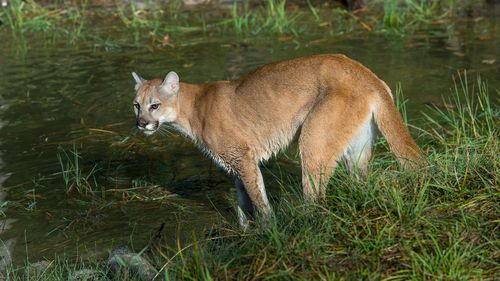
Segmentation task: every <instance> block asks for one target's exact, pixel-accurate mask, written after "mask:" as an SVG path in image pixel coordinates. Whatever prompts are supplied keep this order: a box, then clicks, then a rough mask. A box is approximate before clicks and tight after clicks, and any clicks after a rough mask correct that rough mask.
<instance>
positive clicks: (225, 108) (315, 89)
mask: <svg viewBox="0 0 500 281" xmlns="http://www.w3.org/2000/svg"><path fill="white" fill-rule="evenodd" d="M132 75H133V77H134V80H135V82H136V85H135V90H136V96H135V99H134V109H135V114H136V117H137V119H136V120H137V127H138V128H139V129H140V130H142V131H143V132H144V133H145V134H147V135H150V134H153V133H154V132H156V131H157V130H158V129H159V128H160V126H161V125H162V124H164V123H166V124H168V125H170V126H171V127H173V128H175V129H176V130H177V131H179V132H180V133H182V134H184V135H185V136H186V137H188V138H189V139H191V140H192V141H193V142H194V143H195V144H196V145H197V146H198V147H199V148H200V149H201V150H203V151H204V152H205V153H207V154H208V155H209V156H210V157H211V158H212V159H213V160H214V161H215V162H216V163H217V164H218V165H219V166H221V167H222V168H224V169H225V170H226V171H227V172H228V173H230V174H232V175H234V176H235V182H236V191H237V198H238V215H239V220H240V224H241V225H242V226H243V227H244V226H246V225H247V219H249V218H254V215H255V210H254V208H255V209H256V211H257V212H258V213H259V214H261V215H263V216H264V217H269V216H271V214H272V211H271V207H270V206H269V202H268V199H267V195H266V191H265V188H264V181H263V179H262V174H261V172H260V169H259V163H260V162H261V161H263V160H266V159H268V158H270V157H271V156H272V155H273V154H276V153H277V152H278V151H280V150H281V149H283V148H285V147H286V146H287V145H288V144H289V143H290V142H291V141H292V140H293V139H294V137H295V136H296V135H298V143H299V148H300V157H301V165H302V186H303V190H304V194H305V196H306V198H308V199H310V200H314V199H316V198H317V197H323V196H324V195H325V188H326V185H327V183H328V179H329V177H330V175H331V174H332V173H333V171H334V170H335V167H336V166H337V164H338V162H339V161H340V160H341V159H342V160H344V161H345V163H346V165H347V167H348V169H349V171H350V172H351V173H355V172H359V173H361V174H366V171H367V166H368V161H369V159H370V157H371V153H372V146H373V143H374V140H375V135H376V132H377V128H378V130H380V131H381V132H382V134H383V135H384V137H385V138H386V139H387V142H388V143H389V146H390V148H391V150H392V151H393V153H394V154H395V155H396V157H397V158H398V160H399V161H400V163H401V164H402V166H404V167H413V166H416V165H417V164H419V163H420V162H421V161H422V156H421V152H420V149H419V147H418V146H417V145H416V144H415V141H414V140H413V138H412V137H411V135H410V134H409V132H408V129H407V128H406V126H405V124H404V123H403V120H402V118H401V116H400V114H399V112H398V111H397V109H396V107H395V105H394V103H393V97H392V94H391V90H390V89H389V87H388V86H387V85H386V84H385V83H384V82H383V81H382V80H380V79H379V78H378V77H377V76H376V75H375V74H373V73H372V72H371V71H370V70H369V69H367V68H366V67H364V66H363V65H361V64H360V63H358V62H356V61H354V60H352V59H349V58H347V57H346V56H344V55H316V56H309V57H303V58H297V59H292V60H287V61H281V62H276V63H272V64H268V65H264V66H262V67H260V68H258V69H257V70H255V71H253V72H252V73H250V74H248V75H246V76H244V77H242V78H239V79H235V80H231V81H215V82H209V83H205V84H197V85H195V84H188V83H180V82H179V76H178V75H177V74H176V73H175V72H169V73H168V74H167V76H166V77H165V79H164V80H163V81H162V80H144V79H143V78H141V77H140V76H138V75H137V74H136V73H132Z"/></svg>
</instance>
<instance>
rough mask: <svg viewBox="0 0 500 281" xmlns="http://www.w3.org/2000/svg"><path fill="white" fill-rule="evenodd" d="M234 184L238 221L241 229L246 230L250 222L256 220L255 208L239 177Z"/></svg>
mask: <svg viewBox="0 0 500 281" xmlns="http://www.w3.org/2000/svg"><path fill="white" fill-rule="evenodd" d="M234 183H235V185H236V196H237V198H238V221H239V223H240V227H241V228H242V229H243V230H245V229H247V227H248V221H249V220H253V219H254V218H255V216H254V206H253V204H252V199H250V196H248V193H247V191H246V189H245V185H244V184H243V181H242V180H241V179H240V178H239V177H236V178H235V180H234Z"/></svg>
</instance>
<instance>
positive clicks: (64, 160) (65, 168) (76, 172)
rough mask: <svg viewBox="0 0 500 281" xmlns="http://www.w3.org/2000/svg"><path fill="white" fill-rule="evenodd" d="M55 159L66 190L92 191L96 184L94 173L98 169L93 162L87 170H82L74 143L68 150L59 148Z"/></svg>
mask: <svg viewBox="0 0 500 281" xmlns="http://www.w3.org/2000/svg"><path fill="white" fill-rule="evenodd" d="M57 159H58V160H59V165H60V167H61V175H62V178H63V180H64V184H65V187H66V192H71V191H76V192H78V193H84V194H87V193H91V192H93V191H94V189H95V188H96V187H97V186H98V184H97V180H96V173H97V171H98V170H99V167H98V165H97V164H95V165H94V166H93V167H92V169H91V170H90V171H88V172H85V171H83V169H82V165H81V163H80V159H81V156H80V154H79V152H78V149H77V148H76V145H73V148H72V149H70V150H69V151H66V150H65V149H64V148H59V153H58V154H57Z"/></svg>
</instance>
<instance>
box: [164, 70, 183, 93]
mask: <svg viewBox="0 0 500 281" xmlns="http://www.w3.org/2000/svg"><path fill="white" fill-rule="evenodd" d="M160 92H161V93H162V94H163V95H165V97H167V98H169V97H172V96H176V95H177V94H179V75H177V73H175V72H173V71H170V72H169V73H168V74H167V76H166V77H165V79H164V80H163V82H162V83H161V86H160Z"/></svg>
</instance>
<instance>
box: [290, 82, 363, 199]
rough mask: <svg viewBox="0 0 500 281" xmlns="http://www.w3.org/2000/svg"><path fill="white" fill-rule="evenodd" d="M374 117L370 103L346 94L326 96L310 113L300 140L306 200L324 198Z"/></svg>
mask: <svg viewBox="0 0 500 281" xmlns="http://www.w3.org/2000/svg"><path fill="white" fill-rule="evenodd" d="M370 114H371V109H370V104H369V103H368V102H367V101H359V100H355V99H353V97H352V95H349V94H345V93H342V92H339V93H332V94H330V95H328V96H326V97H324V98H323V99H322V100H321V101H320V102H319V103H318V104H317V105H316V106H315V107H313V109H312V110H311V112H310V113H309V115H308V116H307V118H306V120H305V121H304V124H303V125H302V130H301V134H300V137H299V148H300V157H301V163H302V186H303V190H304V195H305V197H306V199H309V200H315V199H317V197H318V196H319V197H324V196H325V190H326V186H327V184H328V180H329V177H330V175H331V174H332V173H333V171H334V170H335V168H336V166H337V163H338V161H340V160H341V158H342V156H343V155H344V152H345V151H346V149H347V147H348V145H349V144H350V143H351V142H352V140H353V139H354V137H355V136H356V134H357V132H358V131H359V129H360V128H361V127H362V126H363V123H362V121H360V120H363V121H364V120H368V118H369V116H370Z"/></svg>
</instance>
